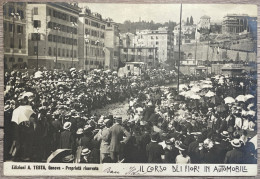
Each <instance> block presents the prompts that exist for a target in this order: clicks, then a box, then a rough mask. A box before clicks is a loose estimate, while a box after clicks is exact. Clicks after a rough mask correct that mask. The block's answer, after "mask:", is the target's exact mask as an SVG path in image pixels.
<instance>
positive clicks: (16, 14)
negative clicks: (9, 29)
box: [11, 12, 20, 70]
mask: <svg viewBox="0 0 260 179" xmlns="http://www.w3.org/2000/svg"><path fill="white" fill-rule="evenodd" d="M11 16H12V17H13V53H12V67H11V69H12V70H13V66H14V30H15V27H14V26H15V24H14V19H15V18H19V17H20V15H19V13H14V12H12V13H11Z"/></svg>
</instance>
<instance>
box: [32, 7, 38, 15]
mask: <svg viewBox="0 0 260 179" xmlns="http://www.w3.org/2000/svg"><path fill="white" fill-rule="evenodd" d="M33 14H34V15H38V7H34V8H33Z"/></svg>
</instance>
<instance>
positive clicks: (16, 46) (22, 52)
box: [3, 2, 28, 69]
mask: <svg viewBox="0 0 260 179" xmlns="http://www.w3.org/2000/svg"><path fill="white" fill-rule="evenodd" d="M26 5H27V3H25V2H8V3H6V4H5V5H4V6H3V25H4V28H3V37H4V68H5V69H24V68H26V67H27V66H28V61H27V56H28V50H27V49H28V36H27V26H26V18H27V14H26Z"/></svg>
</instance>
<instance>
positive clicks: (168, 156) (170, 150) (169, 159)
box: [163, 138, 179, 163]
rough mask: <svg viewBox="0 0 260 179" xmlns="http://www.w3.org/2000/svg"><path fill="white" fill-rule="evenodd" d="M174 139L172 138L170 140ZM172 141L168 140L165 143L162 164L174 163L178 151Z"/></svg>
mask: <svg viewBox="0 0 260 179" xmlns="http://www.w3.org/2000/svg"><path fill="white" fill-rule="evenodd" d="M172 139H174V138H172ZM172 139H168V140H166V141H165V144H166V147H165V149H164V152H165V155H164V156H165V158H164V160H163V162H164V163H175V159H176V157H177V155H179V150H178V149H177V148H176V147H175V145H174V143H175V141H174V140H172Z"/></svg>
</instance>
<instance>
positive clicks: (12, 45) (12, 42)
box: [10, 37, 14, 48]
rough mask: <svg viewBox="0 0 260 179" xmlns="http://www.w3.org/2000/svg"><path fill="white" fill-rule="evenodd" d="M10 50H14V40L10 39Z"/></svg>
mask: <svg viewBox="0 0 260 179" xmlns="http://www.w3.org/2000/svg"><path fill="white" fill-rule="evenodd" d="M10 48H14V38H13V37H11V38H10Z"/></svg>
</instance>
